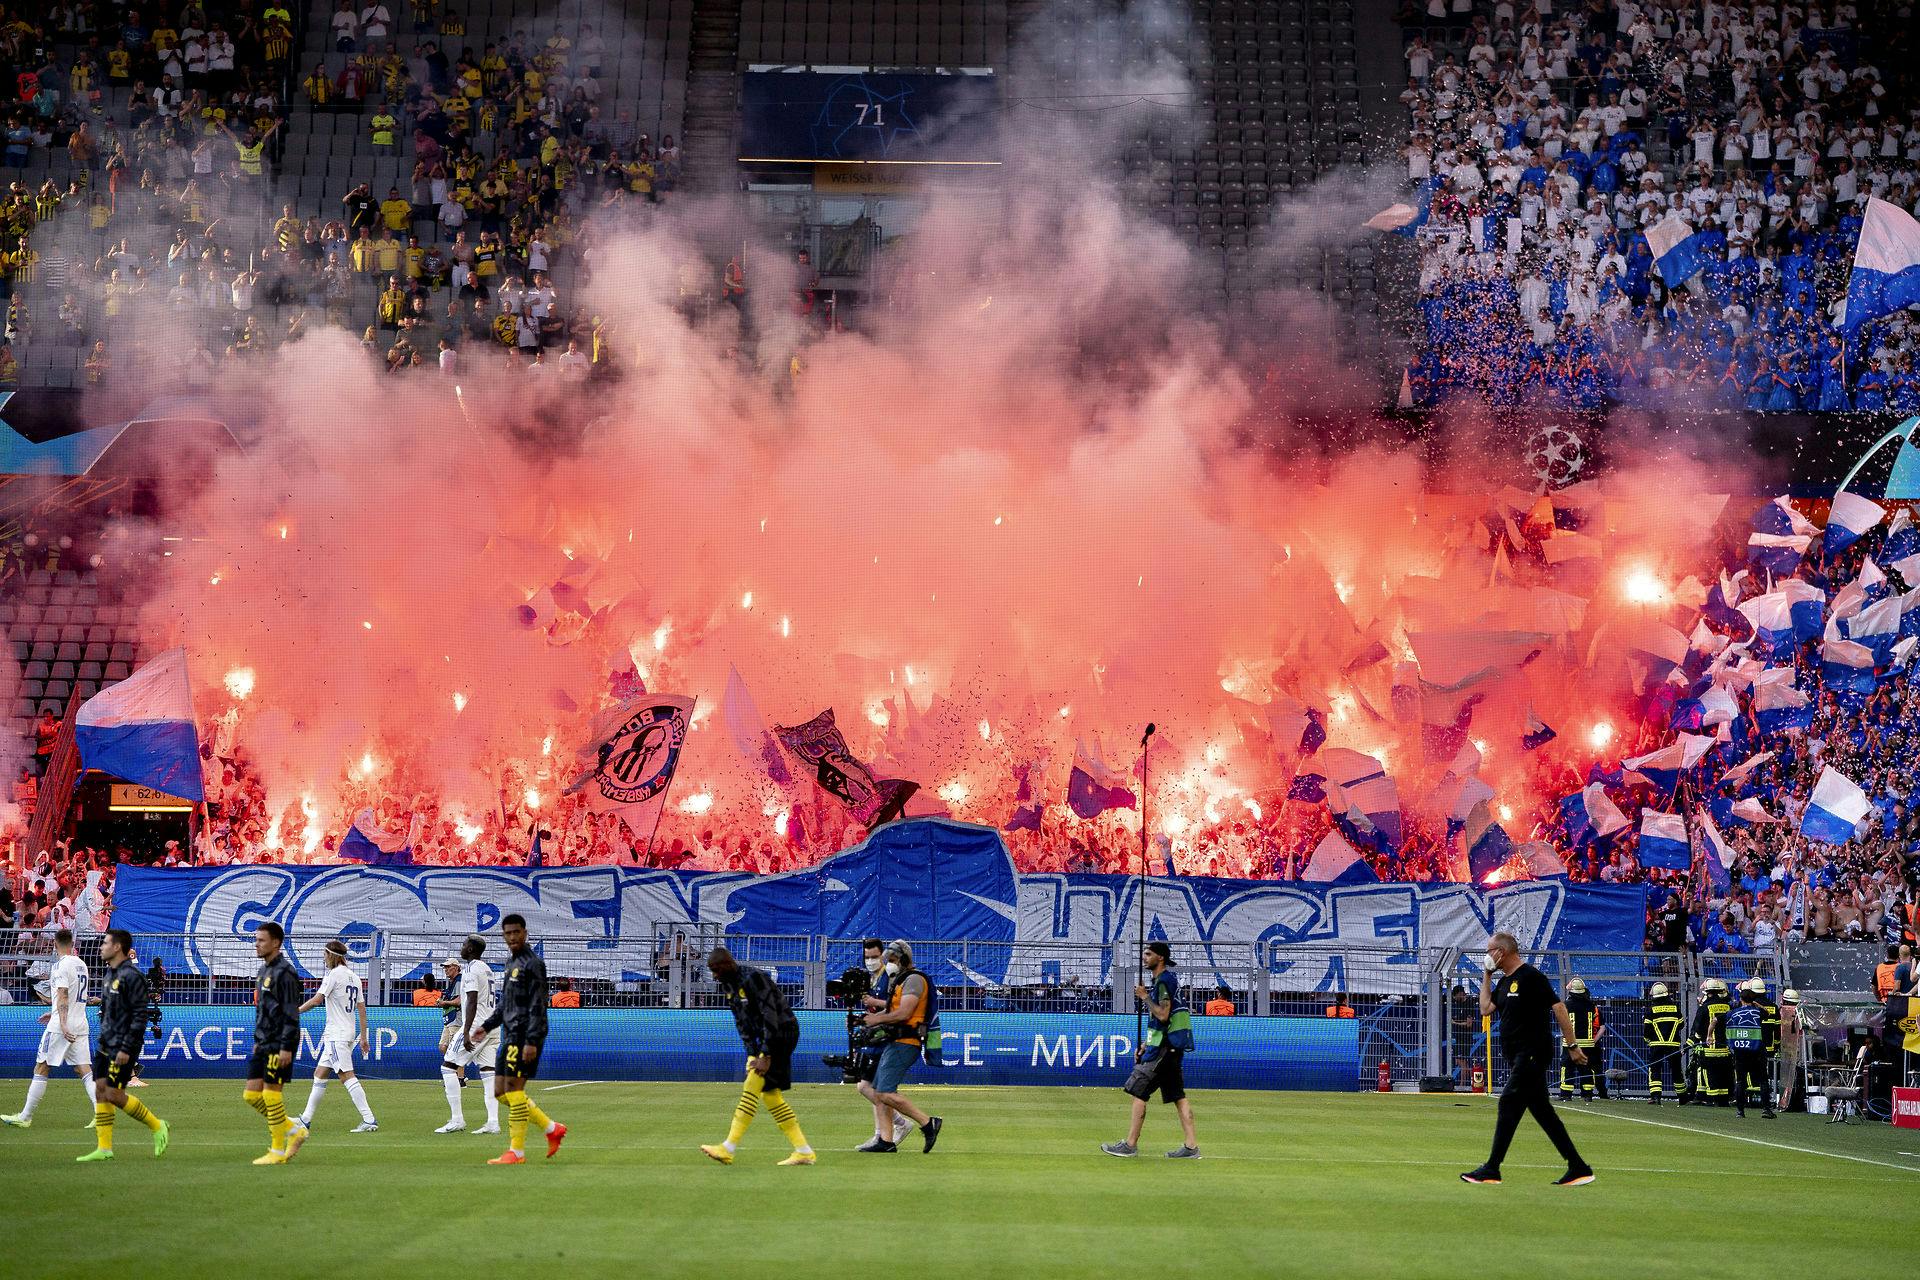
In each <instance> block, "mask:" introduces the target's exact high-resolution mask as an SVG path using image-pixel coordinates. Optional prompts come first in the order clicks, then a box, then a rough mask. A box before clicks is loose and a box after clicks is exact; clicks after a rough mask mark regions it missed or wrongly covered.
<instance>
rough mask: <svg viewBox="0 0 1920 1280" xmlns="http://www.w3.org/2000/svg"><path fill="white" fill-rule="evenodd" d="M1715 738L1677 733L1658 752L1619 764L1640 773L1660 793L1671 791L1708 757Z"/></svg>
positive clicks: (1651, 752)
mask: <svg viewBox="0 0 1920 1280" xmlns="http://www.w3.org/2000/svg"><path fill="white" fill-rule="evenodd" d="M1712 749H1713V739H1712V738H1709V737H1706V736H1704V735H1702V734H1694V733H1682V734H1676V735H1675V736H1674V740H1673V742H1672V743H1670V744H1669V745H1667V746H1664V747H1662V748H1660V750H1658V751H1650V752H1648V753H1647V754H1646V755H1644V756H1635V757H1633V758H1632V759H1631V760H1622V761H1621V762H1620V763H1621V764H1623V765H1624V766H1626V768H1627V769H1629V770H1631V771H1632V772H1633V773H1637V774H1639V775H1640V776H1641V777H1642V778H1644V779H1645V780H1646V781H1647V782H1648V783H1649V784H1651V785H1652V786H1653V788H1654V789H1655V790H1657V791H1666V792H1671V791H1672V790H1673V789H1674V788H1675V787H1676V786H1678V785H1679V782H1680V775H1681V774H1683V773H1685V772H1686V771H1687V770H1689V769H1691V768H1693V766H1695V765H1697V764H1699V763H1700V761H1702V760H1703V759H1705V758H1706V754H1707V752H1709V751H1711V750H1712Z"/></svg>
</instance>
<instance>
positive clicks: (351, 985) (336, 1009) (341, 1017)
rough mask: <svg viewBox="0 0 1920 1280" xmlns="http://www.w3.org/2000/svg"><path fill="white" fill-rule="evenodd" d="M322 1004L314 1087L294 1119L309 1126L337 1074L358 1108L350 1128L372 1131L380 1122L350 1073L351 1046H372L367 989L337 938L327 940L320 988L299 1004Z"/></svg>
mask: <svg viewBox="0 0 1920 1280" xmlns="http://www.w3.org/2000/svg"><path fill="white" fill-rule="evenodd" d="M322 1004H324V1005H325V1006H326V1007H327V1023H326V1026H325V1027H324V1028H323V1029H322V1030H321V1032H320V1056H319V1057H318V1058H317V1059H316V1060H315V1061H314V1064H313V1089H312V1091H311V1092H309V1093H308V1094H307V1109H306V1110H305V1111H303V1112H301V1113H300V1118H299V1119H298V1120H296V1121H295V1122H294V1123H295V1124H297V1125H298V1126H299V1127H300V1128H302V1129H306V1128H310V1127H311V1126H312V1124H313V1115H314V1112H316V1111H318V1110H319V1109H320V1097H321V1095H322V1094H324V1093H325V1092H326V1091H327V1081H328V1079H329V1078H331V1077H332V1076H334V1075H338V1076H339V1077H340V1079H341V1081H342V1083H344V1084H345V1085H346V1086H347V1096H348V1097H349V1098H352V1099H353V1105H354V1106H356V1107H358V1108H359V1109H360V1123H359V1124H357V1125H355V1126H354V1127H353V1131H354V1132H355V1133H372V1132H374V1131H375V1130H376V1129H378V1128H379V1127H380V1126H379V1124H377V1123H376V1122H375V1121H374V1118H373V1108H372V1107H370V1106H368V1105H367V1091H366V1089H365V1088H364V1087H363V1086H362V1085H361V1083H360V1077H358V1076H356V1075H354V1074H353V1048H354V1046H355V1045H356V1044H357V1045H359V1046H360V1052H361V1053H367V1052H369V1050H370V1047H371V1046H370V1045H369V1043H368V1039H367V999H366V993H365V992H364V991H362V990H361V989H360V975H359V974H357V973H355V972H354V971H353V966H352V965H350V964H348V963H347V944H346V943H344V942H342V941H340V939H338V938H335V939H334V940H333V941H331V942H329V943H328V944H327V975H326V977H324V978H322V979H321V980H320V989H319V990H318V991H316V992H314V993H313V998H312V999H310V1000H308V1001H307V1002H306V1003H305V1004H303V1005H301V1006H300V1012H302V1013H305V1012H307V1011H308V1010H309V1009H312V1008H313V1007H314V1006H316V1005H322Z"/></svg>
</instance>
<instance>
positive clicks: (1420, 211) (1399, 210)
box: [1363, 175, 1442, 238]
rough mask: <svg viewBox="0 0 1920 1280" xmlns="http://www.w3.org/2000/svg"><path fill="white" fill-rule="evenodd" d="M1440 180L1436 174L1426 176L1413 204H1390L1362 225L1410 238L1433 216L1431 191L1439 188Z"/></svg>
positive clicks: (1373, 229)
mask: <svg viewBox="0 0 1920 1280" xmlns="http://www.w3.org/2000/svg"><path fill="white" fill-rule="evenodd" d="M1441 181H1442V180H1441V178H1440V177H1438V176H1437V175H1436V176H1434V177H1430V178H1428V179H1427V180H1426V181H1424V182H1422V183H1421V184H1420V191H1419V194H1418V196H1417V197H1416V202H1415V203H1414V204H1390V205H1388V206H1387V207H1386V208H1384V209H1382V210H1381V211H1380V212H1378V213H1376V214H1374V215H1373V216H1372V217H1371V218H1368V219H1367V220H1366V222H1365V223H1364V224H1363V225H1364V226H1366V227H1367V229H1368V230H1370V231H1391V232H1393V234H1395V235H1397V236H1407V237H1409V238H1411V237H1412V236H1413V235H1415V234H1416V233H1417V232H1418V231H1419V230H1420V228H1422V227H1424V226H1426V225H1427V219H1428V218H1429V217H1431V216H1433V193H1434V192H1435V191H1437V190H1439V189H1440V183H1441Z"/></svg>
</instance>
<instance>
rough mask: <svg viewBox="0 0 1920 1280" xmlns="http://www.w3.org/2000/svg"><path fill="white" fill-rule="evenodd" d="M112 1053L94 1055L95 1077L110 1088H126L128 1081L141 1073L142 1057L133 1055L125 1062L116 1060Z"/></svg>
mask: <svg viewBox="0 0 1920 1280" xmlns="http://www.w3.org/2000/svg"><path fill="white" fill-rule="evenodd" d="M113 1059H114V1055H113V1054H111V1053H96V1054H94V1055H93V1078H94V1079H95V1080H97V1081H99V1082H101V1083H102V1084H105V1085H106V1086H107V1087H108V1088H110V1089H124V1088H126V1087H127V1082H128V1081H130V1080H132V1079H133V1078H134V1077H135V1076H137V1075H139V1074H140V1058H139V1056H138V1055H137V1054H136V1055H133V1056H130V1057H128V1059H127V1060H126V1061H125V1062H115V1061H114V1060H113Z"/></svg>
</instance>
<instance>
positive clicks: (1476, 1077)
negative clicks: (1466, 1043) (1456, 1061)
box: [1472, 1062, 1487, 1093]
mask: <svg viewBox="0 0 1920 1280" xmlns="http://www.w3.org/2000/svg"><path fill="white" fill-rule="evenodd" d="M1472 1080H1473V1091H1474V1092H1475V1093H1485V1092H1486V1091H1487V1069H1486V1068H1485V1067H1483V1066H1481V1065H1480V1064H1479V1063H1477V1062H1476V1063H1474V1065H1473V1076H1472Z"/></svg>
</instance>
